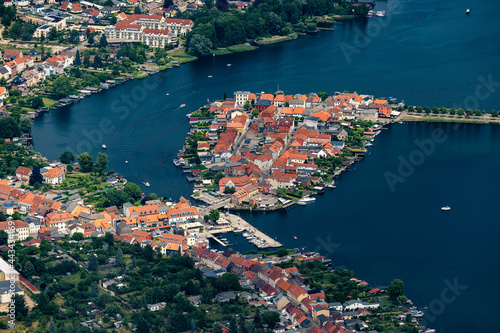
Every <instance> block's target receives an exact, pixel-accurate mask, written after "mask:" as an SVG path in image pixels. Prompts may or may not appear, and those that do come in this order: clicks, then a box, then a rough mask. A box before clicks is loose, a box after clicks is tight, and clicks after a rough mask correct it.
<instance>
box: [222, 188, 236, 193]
mask: <svg viewBox="0 0 500 333" xmlns="http://www.w3.org/2000/svg"><path fill="white" fill-rule="evenodd" d="M234 192H236V189H235V188H234V186H231V187H230V186H226V187H224V193H228V194H231V193H234Z"/></svg>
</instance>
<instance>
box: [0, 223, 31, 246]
mask: <svg viewBox="0 0 500 333" xmlns="http://www.w3.org/2000/svg"><path fill="white" fill-rule="evenodd" d="M0 230H3V231H5V232H7V233H8V234H9V235H12V237H13V238H14V241H15V242H17V241H23V240H25V239H26V238H28V237H29V226H28V224H27V223H26V222H24V221H21V220H13V221H2V222H0Z"/></svg>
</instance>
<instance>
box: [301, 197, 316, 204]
mask: <svg viewBox="0 0 500 333" xmlns="http://www.w3.org/2000/svg"><path fill="white" fill-rule="evenodd" d="M313 201H316V198H314V197H306V198H302V199H300V200H299V202H304V203H306V204H307V203H309V202H313Z"/></svg>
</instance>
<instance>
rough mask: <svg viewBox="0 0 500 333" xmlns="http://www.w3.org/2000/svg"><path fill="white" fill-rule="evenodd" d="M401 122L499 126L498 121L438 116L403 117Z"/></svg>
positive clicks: (499, 121) (499, 120)
mask: <svg viewBox="0 0 500 333" xmlns="http://www.w3.org/2000/svg"><path fill="white" fill-rule="evenodd" d="M401 121H403V122H425V123H464V124H477V125H487V124H500V119H498V118H497V119H491V117H490V119H481V118H480V117H475V116H473V117H470V118H466V117H460V116H455V117H442V116H438V115H430V116H421V115H413V114H412V115H405V116H403V117H402V118H401Z"/></svg>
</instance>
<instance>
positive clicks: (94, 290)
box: [90, 281, 99, 297]
mask: <svg viewBox="0 0 500 333" xmlns="http://www.w3.org/2000/svg"><path fill="white" fill-rule="evenodd" d="M90 295H91V296H92V297H97V296H99V286H98V285H97V282H95V281H94V282H92V285H91V286H90Z"/></svg>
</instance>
